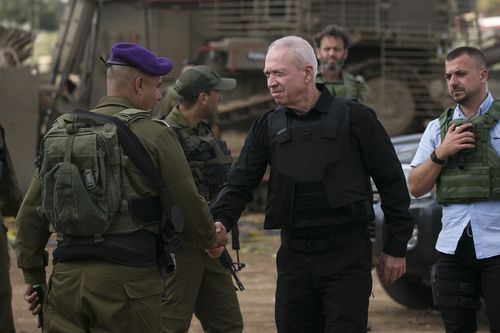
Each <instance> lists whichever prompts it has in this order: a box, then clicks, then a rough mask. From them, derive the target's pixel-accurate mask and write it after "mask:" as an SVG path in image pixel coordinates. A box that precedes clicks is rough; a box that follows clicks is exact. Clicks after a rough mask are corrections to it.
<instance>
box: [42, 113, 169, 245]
mask: <svg viewBox="0 0 500 333" xmlns="http://www.w3.org/2000/svg"><path fill="white" fill-rule="evenodd" d="M115 116H116V117H118V118H119V119H120V120H122V121H124V122H125V123H126V124H127V125H130V124H131V123H132V122H134V121H136V120H139V119H143V118H149V114H148V113H147V112H144V111H141V110H136V109H127V110H124V111H121V112H119V113H117V114H116V115H115ZM128 163H129V159H128V158H127V156H126V155H124V153H123V149H122V147H121V146H120V144H119V142H118V136H117V129H116V126H115V125H114V124H112V123H108V122H104V121H100V120H97V119H94V118H87V117H82V116H78V115H76V114H72V113H67V114H64V115H62V116H60V117H59V118H58V119H57V120H56V121H55V123H54V125H53V126H52V128H51V129H50V130H49V132H48V133H47V134H46V135H45V137H44V139H43V141H42V145H41V150H40V153H39V170H40V179H41V182H42V185H41V193H42V205H41V207H40V210H41V212H43V214H44V215H45V216H46V217H47V219H48V220H49V222H50V226H51V231H52V232H57V234H58V239H59V240H62V239H63V236H64V235H68V236H75V237H91V236H93V237H94V240H95V241H99V240H101V239H102V236H103V235H108V234H129V233H132V232H134V231H137V230H140V229H143V228H148V230H149V229H151V231H152V232H155V231H156V230H157V228H158V225H159V222H160V221H158V224H156V223H148V224H147V227H146V225H144V224H142V223H141V221H139V219H137V218H135V217H134V216H133V215H132V213H131V212H130V211H131V209H130V210H129V208H130V207H129V204H130V203H131V202H132V201H133V200H134V199H137V198H139V195H138V194H137V193H136V192H135V191H134V190H133V189H132V187H131V186H130V184H129V181H128V177H127V175H126V172H125V167H126V166H127V164H128ZM156 233H157V232H156Z"/></svg>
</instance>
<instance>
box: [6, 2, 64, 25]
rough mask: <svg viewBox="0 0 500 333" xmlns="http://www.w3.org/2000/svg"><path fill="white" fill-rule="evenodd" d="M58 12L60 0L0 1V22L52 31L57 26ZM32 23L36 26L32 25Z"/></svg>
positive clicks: (59, 10)
mask: <svg viewBox="0 0 500 333" xmlns="http://www.w3.org/2000/svg"><path fill="white" fill-rule="evenodd" d="M60 13H61V0H2V1H0V23H7V24H15V25H28V26H29V27H30V28H32V29H33V28H38V29H41V30H48V31H54V30H57V28H58V26H59V16H60ZM35 22H37V23H35ZM34 23H35V25H38V26H35V27H33V24H34Z"/></svg>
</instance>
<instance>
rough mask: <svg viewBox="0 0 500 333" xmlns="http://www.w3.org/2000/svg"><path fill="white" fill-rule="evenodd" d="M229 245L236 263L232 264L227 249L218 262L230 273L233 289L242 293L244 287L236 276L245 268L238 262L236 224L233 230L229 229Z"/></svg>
mask: <svg viewBox="0 0 500 333" xmlns="http://www.w3.org/2000/svg"><path fill="white" fill-rule="evenodd" d="M231 244H232V248H233V250H235V251H236V262H233V258H231V255H230V254H229V252H228V251H227V249H224V252H222V254H221V256H220V257H219V260H220V262H221V263H222V266H224V267H226V268H227V269H228V270H229V273H231V275H232V277H233V279H234V282H235V283H236V286H235V287H234V289H236V290H238V289H239V290H240V291H243V290H245V286H243V283H241V281H240V279H239V278H238V275H237V274H236V273H237V272H239V271H241V270H242V269H243V268H245V264H244V263H242V262H240V254H239V252H238V251H239V250H240V231H239V229H238V225H237V224H235V225H234V227H233V229H231Z"/></svg>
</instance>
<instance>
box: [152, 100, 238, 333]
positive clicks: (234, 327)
mask: <svg viewBox="0 0 500 333" xmlns="http://www.w3.org/2000/svg"><path fill="white" fill-rule="evenodd" d="M165 120H166V122H167V123H168V124H170V126H172V127H173V128H175V129H176V131H178V134H179V132H182V135H179V139H180V140H181V145H182V146H183V148H184V150H185V153H186V157H187V159H188V162H189V164H190V166H191V169H192V171H193V176H194V178H195V182H196V183H197V187H198V190H199V192H200V193H201V194H202V195H203V196H205V198H206V199H207V200H210V199H211V198H212V197H213V196H214V195H215V193H216V192H217V190H218V187H219V186H220V185H221V184H222V181H223V180H224V179H225V176H226V174H227V171H228V170H229V165H230V161H231V160H230V156H229V155H225V156H224V157H222V159H221V161H219V163H217V162H215V163H217V164H218V165H217V167H219V168H220V169H219V171H218V172H217V171H215V170H213V169H212V170H210V171H209V173H211V174H215V173H219V177H215V178H219V179H218V181H217V180H215V181H214V182H213V183H214V184H212V185H211V186H207V184H206V183H207V181H204V180H203V179H201V178H203V177H204V176H203V175H202V174H204V175H206V174H207V172H201V171H200V169H199V168H198V166H199V165H200V161H199V160H197V159H196V158H193V156H191V155H192V153H193V152H192V151H191V152H189V151H188V149H186V145H187V144H189V143H187V142H186V141H184V142H183V139H182V136H185V137H188V138H189V139H193V138H194V137H195V136H198V137H202V138H203V140H202V141H201V142H202V144H201V145H199V146H197V149H193V150H194V151H196V152H197V153H199V154H200V155H205V154H212V155H214V152H213V150H212V149H213V146H211V145H217V143H216V142H215V139H213V136H212V134H211V132H210V129H209V128H208V126H207V125H206V124H203V123H202V124H200V125H199V126H198V127H197V128H193V127H191V125H190V124H189V122H188V121H187V120H186V119H185V118H184V117H183V116H182V115H181V114H180V112H179V109H178V107H175V108H174V109H173V110H172V112H171V113H170V114H169V115H168V117H167V118H166V119H165ZM207 138H211V139H212V140H211V141H210V143H209V144H207V143H208V142H207ZM191 142H192V140H191ZM216 155H217V154H215V155H214V156H216ZM205 156H206V155H205ZM214 156H210V157H209V158H210V159H211V158H214ZM224 159H226V162H227V164H226V165H223V161H222V160H224ZM207 164H208V163H207ZM212 165H213V164H212ZM205 167H207V165H205ZM222 170H223V171H222ZM221 171H222V175H221V174H220V173H221ZM220 176H222V177H220ZM182 238H183V240H186V241H187V243H189V244H191V245H190V246H185V247H183V248H182V249H181V250H180V251H179V253H178V258H177V270H176V271H175V272H173V273H171V274H168V275H167V281H166V286H167V287H166V296H165V298H164V299H163V300H162V318H161V331H162V332H168V333H181V332H187V331H188V330H189V326H190V324H191V319H192V316H193V313H194V314H195V315H196V317H197V318H198V319H199V320H200V322H201V324H202V326H203V329H204V331H205V332H211V333H217V332H219V333H232V332H241V331H242V330H243V319H242V316H241V312H240V307H239V303H238V297H237V296H236V291H235V289H234V286H233V283H232V280H231V276H230V274H229V272H228V270H227V269H226V268H224V266H222V264H221V262H220V261H219V260H218V259H214V258H210V257H209V256H208V255H207V253H206V252H205V251H204V250H203V249H202V247H201V246H200V245H198V246H197V245H196V242H194V241H193V240H192V237H191V235H190V234H189V233H188V232H183V233H182Z"/></svg>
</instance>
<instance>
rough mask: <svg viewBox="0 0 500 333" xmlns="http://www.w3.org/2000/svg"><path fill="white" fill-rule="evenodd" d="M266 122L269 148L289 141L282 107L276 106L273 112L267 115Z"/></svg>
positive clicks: (286, 121)
mask: <svg viewBox="0 0 500 333" xmlns="http://www.w3.org/2000/svg"><path fill="white" fill-rule="evenodd" d="M267 121H268V125H267V129H268V131H269V142H270V143H271V147H275V146H276V145H278V144H280V143H283V142H286V141H288V140H290V133H289V131H288V120H287V117H286V109H285V108H284V107H283V106H278V107H277V108H276V109H274V111H273V112H271V113H269V116H268V118H267Z"/></svg>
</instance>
